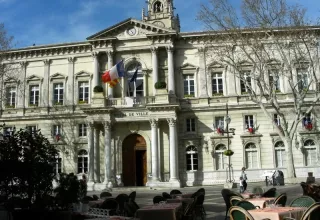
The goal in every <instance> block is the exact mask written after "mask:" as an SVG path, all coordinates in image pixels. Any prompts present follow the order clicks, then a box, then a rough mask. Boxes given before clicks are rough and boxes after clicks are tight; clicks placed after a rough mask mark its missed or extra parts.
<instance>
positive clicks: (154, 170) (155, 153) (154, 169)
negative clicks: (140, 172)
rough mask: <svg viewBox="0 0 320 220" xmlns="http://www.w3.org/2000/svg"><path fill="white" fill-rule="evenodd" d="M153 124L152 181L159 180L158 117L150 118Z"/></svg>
mask: <svg viewBox="0 0 320 220" xmlns="http://www.w3.org/2000/svg"><path fill="white" fill-rule="evenodd" d="M150 125H151V158H152V165H151V166H152V182H159V176H158V170H159V163H158V119H150Z"/></svg>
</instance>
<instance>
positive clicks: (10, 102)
mask: <svg viewBox="0 0 320 220" xmlns="http://www.w3.org/2000/svg"><path fill="white" fill-rule="evenodd" d="M16 93H17V88H16V87H15V86H10V87H6V107H7V108H15V107H16Z"/></svg>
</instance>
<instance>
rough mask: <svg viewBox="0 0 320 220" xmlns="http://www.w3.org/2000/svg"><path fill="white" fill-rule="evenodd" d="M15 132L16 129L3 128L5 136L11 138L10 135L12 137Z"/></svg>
mask: <svg viewBox="0 0 320 220" xmlns="http://www.w3.org/2000/svg"><path fill="white" fill-rule="evenodd" d="M14 130H15V127H4V128H3V135H4V136H10V135H12V133H13V131H14Z"/></svg>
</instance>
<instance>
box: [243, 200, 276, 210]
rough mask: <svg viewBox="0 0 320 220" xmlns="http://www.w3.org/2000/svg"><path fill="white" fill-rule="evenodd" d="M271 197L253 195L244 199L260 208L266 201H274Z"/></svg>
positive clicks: (264, 205)
mask: <svg viewBox="0 0 320 220" xmlns="http://www.w3.org/2000/svg"><path fill="white" fill-rule="evenodd" d="M274 199H275V198H273V197H254V198H250V199H246V201H248V202H251V203H252V204H253V205H255V206H259V207H260V208H265V207H266V204H267V203H273V202H274Z"/></svg>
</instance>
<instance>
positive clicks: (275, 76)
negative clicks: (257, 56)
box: [269, 69, 280, 91]
mask: <svg viewBox="0 0 320 220" xmlns="http://www.w3.org/2000/svg"><path fill="white" fill-rule="evenodd" d="M269 84H270V89H272V90H275V91H280V80H279V70H277V69H272V70H269Z"/></svg>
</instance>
